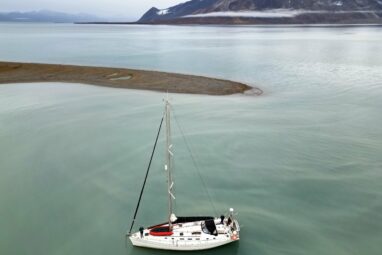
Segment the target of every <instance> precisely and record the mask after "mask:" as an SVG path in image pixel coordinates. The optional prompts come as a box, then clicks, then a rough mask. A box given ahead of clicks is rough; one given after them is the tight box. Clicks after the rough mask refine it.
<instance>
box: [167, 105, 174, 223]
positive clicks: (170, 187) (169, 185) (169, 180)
mask: <svg viewBox="0 0 382 255" xmlns="http://www.w3.org/2000/svg"><path fill="white" fill-rule="evenodd" d="M170 110H171V105H170V102H169V101H168V99H166V100H165V119H166V165H165V170H166V171H167V190H168V225H169V228H170V230H171V229H172V222H171V216H172V214H173V206H172V200H173V199H175V197H174V195H173V194H172V190H173V186H174V182H173V180H172V172H171V171H172V156H173V153H172V152H171V148H172V143H171V127H170Z"/></svg>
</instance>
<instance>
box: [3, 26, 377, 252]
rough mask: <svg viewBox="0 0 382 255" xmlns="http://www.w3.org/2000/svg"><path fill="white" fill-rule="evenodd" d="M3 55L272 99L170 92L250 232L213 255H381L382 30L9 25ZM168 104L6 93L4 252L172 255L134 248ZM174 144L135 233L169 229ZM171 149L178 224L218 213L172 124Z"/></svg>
mask: <svg viewBox="0 0 382 255" xmlns="http://www.w3.org/2000/svg"><path fill="white" fill-rule="evenodd" d="M0 59H1V60H9V61H27V62H48V63H66V64H86V65H97V66H121V67H134V68H141V69H154V70H164V71H173V72H182V73H189V74H202V75H209V76H214V77H221V78H226V79H233V80H238V81H243V82H247V83H249V84H251V85H254V86H258V87H260V88H261V89H262V90H264V94H263V95H262V96H260V97H254V96H243V95H233V96H223V97H214V96H196V95H177V94H172V95H170V97H171V98H172V101H173V104H174V112H175V114H176V117H177V120H178V122H179V124H180V126H181V127H182V129H183V131H184V133H185V134H186V135H187V141H188V142H189V144H190V147H191V148H192V150H193V151H194V154H195V158H196V159H197V161H198V164H199V166H200V168H201V169H202V175H203V178H204V181H205V182H206V183H207V184H208V191H209V193H210V195H211V197H212V199H213V201H214V205H215V207H216V209H217V211H218V213H219V214H220V213H221V212H224V211H225V210H226V209H228V208H229V207H234V208H235V209H236V211H237V212H238V213H239V214H238V218H239V221H240V223H241V225H242V232H241V237H242V239H241V240H240V242H239V243H237V244H234V245H230V246H226V247H222V248H219V249H216V250H211V251H206V252H202V253H201V254H240V255H241V254H261V255H265V254H272V255H273V254H304V255H305V254H333V255H341V254H344V255H349V254H368V255H374V254H375V255H379V254H380V252H381V250H382V244H381V240H382V239H381V237H382V216H381V209H382V169H381V168H382V159H381V155H382V112H381V109H382V100H381V98H382V28H380V27H348V28H336V27H229V26H228V27H197V26H191V27H187V26H184V27H183V26H180V27H171V26H91V25H89V26H78V25H62V24H51V25H43V24H28V25H27V24H0ZM163 96H164V95H163V94H161V93H156V92H147V91H138V90H121V89H110V88H103V87H95V86H88V85H81V84H63V83H33V84H10V85H0V254H81V255H82V254H126V253H127V254H168V252H159V251H152V250H145V249H139V248H133V247H131V245H130V244H129V243H128V246H127V250H126V249H125V242H124V233H125V231H126V229H127V228H128V227H129V224H130V221H131V217H132V214H133V210H134V207H135V204H136V200H137V197H138V195H139V189H140V186H141V183H142V180H143V176H144V171H145V169H146V166H147V163H148V159H149V156H150V152H151V148H152V144H153V142H154V138H155V135H156V134H155V133H156V131H157V127H158V124H159V121H160V117H161V114H162V110H163V109H162V108H163V103H162V98H163ZM160 146H162V147H163V139H162V140H161V141H160ZM162 147H159V150H158V154H157V155H156V157H155V159H154V165H153V168H152V172H151V174H150V177H149V181H148V186H147V190H146V192H145V194H144V198H143V201H142V207H141V210H140V212H139V218H138V225H137V227H138V226H139V225H143V226H147V225H152V224H155V223H158V222H162V221H163V220H164V218H165V217H166V208H167V204H166V194H165V192H166V187H165V183H164V181H165V175H164V173H163V166H162V164H163V161H164V160H163V157H162V156H163V150H161V148H162ZM174 151H175V156H176V170H175V175H176V184H177V186H176V187H177V188H176V197H177V199H176V212H177V214H178V215H190V214H211V213H213V212H214V211H213V210H212V208H211V205H210V203H209V202H208V197H207V196H206V194H205V191H204V190H203V185H202V184H201V181H200V180H199V178H198V175H197V172H196V171H195V169H194V167H193V164H192V160H191V158H190V157H189V155H188V153H187V149H186V146H185V145H184V142H183V139H182V137H181V135H180V132H179V130H178V129H177V126H176V125H175V123H174ZM171 254H177V253H174V252H172V253H171ZM198 254H200V252H199V253H198Z"/></svg>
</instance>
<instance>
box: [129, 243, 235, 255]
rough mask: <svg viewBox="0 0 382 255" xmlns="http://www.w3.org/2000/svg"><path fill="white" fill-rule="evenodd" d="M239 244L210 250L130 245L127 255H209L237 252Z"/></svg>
mask: <svg viewBox="0 0 382 255" xmlns="http://www.w3.org/2000/svg"><path fill="white" fill-rule="evenodd" d="M239 245H240V242H234V243H231V244H228V245H223V246H220V247H217V248H214V249H210V250H204V251H186V252H184V251H167V250H154V249H149V248H140V247H134V246H133V247H131V249H129V251H128V252H127V254H128V255H133V254H134V255H135V254H142V255H144V254H150V255H151V254H156V255H157V254H159V255H162V254H163V255H164V254H171V255H176V254H184V253H186V254H198V255H210V254H230V255H231V254H239V253H238V252H239Z"/></svg>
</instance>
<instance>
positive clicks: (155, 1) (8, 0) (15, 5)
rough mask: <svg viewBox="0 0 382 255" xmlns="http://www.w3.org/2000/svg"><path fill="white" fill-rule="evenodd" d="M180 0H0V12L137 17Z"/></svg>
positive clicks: (180, 0) (181, 0)
mask: <svg viewBox="0 0 382 255" xmlns="http://www.w3.org/2000/svg"><path fill="white" fill-rule="evenodd" d="M182 2H186V0H135V1H134V0H0V12H8V11H32V10H41V9H44V10H53V11H62V12H70V13H79V12H85V13H89V14H96V15H99V16H104V17H105V16H106V17H110V16H122V17H128V18H130V19H137V18H139V17H140V16H142V14H143V13H144V12H145V11H147V10H148V9H149V8H151V7H153V6H155V7H157V8H159V9H163V8H167V7H170V6H172V5H175V4H178V3H182Z"/></svg>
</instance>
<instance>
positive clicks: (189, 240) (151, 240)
mask: <svg viewBox="0 0 382 255" xmlns="http://www.w3.org/2000/svg"><path fill="white" fill-rule="evenodd" d="M215 222H216V223H217V224H216V229H217V233H218V234H217V235H212V234H207V233H205V232H203V230H202V228H201V224H202V221H197V222H189V223H183V224H179V225H174V226H173V234H172V235H169V236H152V235H150V234H149V233H150V229H145V230H144V231H143V234H142V235H141V233H140V232H137V233H134V234H132V235H131V236H130V237H129V238H130V241H131V242H132V244H133V245H134V246H138V247H145V248H152V249H161V250H174V251H197V250H207V249H212V248H216V247H219V246H222V245H226V244H229V243H232V242H235V241H238V240H239V231H240V229H239V225H238V223H237V221H236V220H235V221H234V223H233V224H231V225H229V226H228V225H227V224H225V223H224V224H220V219H215ZM163 226H168V225H167V224H166V225H163Z"/></svg>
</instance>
